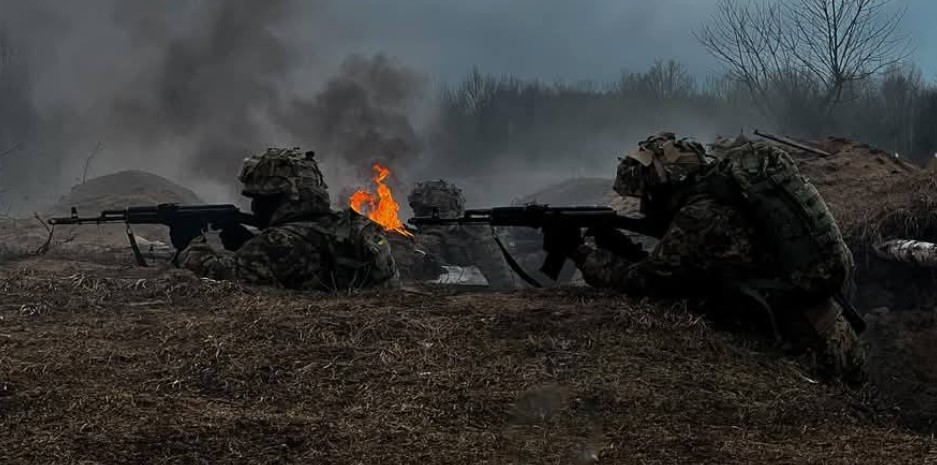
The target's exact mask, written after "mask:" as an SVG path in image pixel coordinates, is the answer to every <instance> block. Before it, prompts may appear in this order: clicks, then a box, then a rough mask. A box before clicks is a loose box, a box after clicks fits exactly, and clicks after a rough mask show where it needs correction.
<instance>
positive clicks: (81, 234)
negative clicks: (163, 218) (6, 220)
mask: <svg viewBox="0 0 937 465" xmlns="http://www.w3.org/2000/svg"><path fill="white" fill-rule="evenodd" d="M160 203H179V204H199V203H203V202H202V200H201V199H200V198H199V197H198V195H196V194H195V193H194V192H192V191H191V190H189V189H187V188H185V187H183V186H180V185H179V184H176V183H174V182H172V181H170V180H168V179H166V178H163V177H161V176H158V175H155V174H152V173H147V172H144V171H133V170H131V171H120V172H117V173H114V174H109V175H106V176H101V177H97V178H94V179H90V180H88V181H87V182H84V183H82V184H79V185H77V186H75V187H73V188H72V190H71V192H69V193H68V194H67V195H65V196H63V197H62V198H61V199H59V201H58V202H56V204H55V205H53V206H52V207H50V208H49V209H48V210H47V211H46V213H45V214H43V215H40V216H41V217H42V218H43V219H46V218H49V217H53V216H68V215H69V210H70V209H71V208H72V207H75V208H77V209H78V214H79V215H81V216H97V215H98V214H100V213H101V211H102V210H114V209H123V208H125V207H128V206H142V205H157V204H160ZM18 225H19V226H20V229H19V230H18V231H17V232H18V233H19V234H20V236H19V237H18V240H20V241H21V242H23V241H25V242H29V244H30V247H32V246H35V245H36V244H37V243H38V244H41V243H42V242H43V241H45V238H46V236H47V234H46V232H45V230H44V229H43V228H41V227H39V224H38V222H36V221H35V220H27V221H18ZM0 230H2V225H0ZM133 232H134V234H136V235H138V236H140V237H142V238H144V239H147V240H153V241H162V242H168V229H167V228H166V227H164V226H159V225H154V226H150V225H136V226H133ZM11 234H12V233H11ZM0 236H2V234H0ZM55 239H56V243H54V244H53V246H60V247H61V246H68V247H70V246H77V247H100V248H126V249H127V250H128V251H129V248H130V246H129V243H128V241H127V233H126V226H125V225H123V224H102V225H82V226H56V229H55Z"/></svg>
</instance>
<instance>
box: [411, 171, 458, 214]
mask: <svg viewBox="0 0 937 465" xmlns="http://www.w3.org/2000/svg"><path fill="white" fill-rule="evenodd" d="M407 203H409V204H410V208H412V209H413V214H414V215H416V216H431V215H433V213H434V212H435V213H438V214H439V216H440V218H458V217H460V216H462V214H463V213H464V212H465V196H464V195H462V189H459V188H458V187H456V186H455V185H454V184H449V183H447V182H446V181H443V180H439V181H425V182H418V183H416V184H414V186H413V189H412V190H411V191H410V195H408V196H407Z"/></svg>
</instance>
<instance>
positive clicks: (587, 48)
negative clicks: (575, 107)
mask: <svg viewBox="0 0 937 465" xmlns="http://www.w3.org/2000/svg"><path fill="white" fill-rule="evenodd" d="M753 1H757V0H753ZM716 3H717V1H716V0H654V1H651V0H471V1H465V0H343V1H341V2H334V3H332V4H331V5H330V6H328V7H327V8H328V9H329V10H330V13H331V14H329V15H327V16H329V17H330V20H332V21H335V24H334V25H336V26H338V27H335V28H329V29H330V30H329V31H323V34H322V35H320V37H322V40H327V41H328V42H329V43H330V49H332V51H333V52H338V53H343V52H346V51H385V52H388V53H389V54H391V55H394V56H397V57H399V58H402V59H404V60H405V61H406V62H408V63H410V64H411V65H413V66H415V67H417V68H419V69H422V70H423V71H425V72H427V73H428V74H430V75H431V76H433V77H434V78H436V79H441V80H446V81H451V80H453V79H458V78H460V77H462V76H463V75H464V74H465V73H466V72H467V71H468V70H469V69H470V68H471V67H472V66H473V65H477V66H478V67H479V68H480V69H481V70H482V71H485V72H492V73H510V74H514V75H518V76H524V77H537V78H542V79H546V80H552V79H556V78H561V79H564V80H568V81H575V80H580V79H586V80H595V81H607V80H610V79H613V78H614V77H615V76H616V75H617V74H618V72H619V71H620V70H621V69H623V68H626V69H629V70H630V69H634V70H642V69H644V68H646V67H647V66H648V64H649V63H651V62H653V60H654V59H655V58H664V59H668V58H673V59H676V60H678V61H680V62H681V63H684V64H685V65H686V66H687V67H688V68H689V69H690V70H691V71H692V72H693V73H695V74H699V75H702V74H706V73H708V72H710V71H711V70H713V69H715V67H716V64H715V63H714V62H713V61H712V59H711V58H710V57H709V56H708V55H706V53H705V51H704V50H703V49H702V48H701V47H700V46H699V45H698V44H697V43H696V41H695V40H694V38H693V35H692V32H691V31H692V30H693V28H694V27H696V26H697V25H698V24H699V23H700V22H701V21H703V20H705V19H706V18H707V17H708V16H709V15H711V14H712V13H713V10H714V9H715V5H716ZM895 3H896V5H901V4H904V5H907V8H908V10H907V15H906V18H905V29H906V33H907V34H908V36H909V37H910V38H911V39H912V40H913V42H914V44H915V46H916V48H915V52H914V55H913V59H914V60H915V61H916V62H917V63H918V65H919V66H920V67H921V68H922V70H923V72H924V76H925V77H927V78H928V79H932V78H934V77H935V76H937V28H935V27H934V25H933V23H934V22H935V21H937V1H934V0H895ZM320 11H321V10H320Z"/></svg>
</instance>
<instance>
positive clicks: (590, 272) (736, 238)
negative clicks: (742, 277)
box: [573, 201, 753, 297]
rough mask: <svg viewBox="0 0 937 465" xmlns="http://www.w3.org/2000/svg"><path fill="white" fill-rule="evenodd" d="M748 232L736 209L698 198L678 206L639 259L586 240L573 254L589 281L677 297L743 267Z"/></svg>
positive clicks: (748, 247) (748, 257)
mask: <svg viewBox="0 0 937 465" xmlns="http://www.w3.org/2000/svg"><path fill="white" fill-rule="evenodd" d="M748 234H749V233H748V230H747V229H746V227H745V224H744V223H743V222H742V220H741V218H740V217H739V215H738V214H737V212H735V211H733V210H731V209H728V208H727V207H724V206H720V205H717V204H714V203H713V202H710V201H700V202H696V203H691V204H689V205H687V206H685V207H684V208H682V209H681V210H680V211H678V212H677V214H676V215H675V216H674V219H673V221H672V222H671V224H670V226H669V227H668V229H667V232H666V233H665V234H664V236H663V237H662V238H661V240H660V242H659V243H658V244H657V246H656V247H655V248H654V249H653V250H652V251H651V252H650V253H649V254H648V256H647V257H646V258H645V259H643V260H639V261H630V260H628V259H626V258H623V257H621V256H619V255H615V254H613V253H612V252H609V251H608V250H603V249H592V248H590V247H588V246H582V247H580V248H579V249H578V250H577V252H576V254H574V257H573V259H574V261H575V262H576V265H577V266H578V267H579V269H580V271H581V272H582V275H583V278H584V279H585V280H586V282H587V283H588V284H590V285H592V286H596V287H607V288H614V289H617V290H620V291H622V292H625V293H627V294H630V295H635V296H644V295H667V296H674V297H679V296H685V295H687V294H688V293H692V292H693V290H694V288H705V286H706V285H707V283H708V282H711V281H712V280H714V279H716V280H717V279H720V278H722V277H723V276H722V274H723V273H725V272H727V270H738V269H744V268H745V267H746V265H747V264H749V263H750V262H751V260H752V255H753V254H752V248H751V241H750V237H749V235H748Z"/></svg>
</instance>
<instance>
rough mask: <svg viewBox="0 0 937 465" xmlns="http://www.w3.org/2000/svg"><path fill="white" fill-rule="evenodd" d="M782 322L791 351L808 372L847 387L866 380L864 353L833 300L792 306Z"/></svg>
mask: <svg viewBox="0 0 937 465" xmlns="http://www.w3.org/2000/svg"><path fill="white" fill-rule="evenodd" d="M780 319H781V320H782V321H780V322H779V326H780V330H781V332H782V335H783V336H784V338H785V340H786V341H788V343H789V349H790V350H791V351H792V352H793V353H794V354H795V355H796V356H797V357H798V358H799V359H800V361H801V362H802V363H804V364H805V365H806V366H807V368H808V369H810V370H811V371H814V372H816V373H817V374H819V375H820V376H822V377H825V378H829V379H833V380H841V381H843V382H847V383H861V382H863V381H864V380H865V350H864V348H863V347H862V344H861V343H860V341H859V336H858V334H856V332H855V330H854V329H853V327H852V325H850V324H849V322H848V321H847V320H846V318H845V317H844V316H843V309H842V307H840V305H839V304H838V303H837V302H836V301H835V300H834V299H832V298H826V299H821V300H819V301H814V302H811V303H805V304H800V305H791V306H789V307H788V308H786V309H784V315H783V316H782V317H781V318H780Z"/></svg>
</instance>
